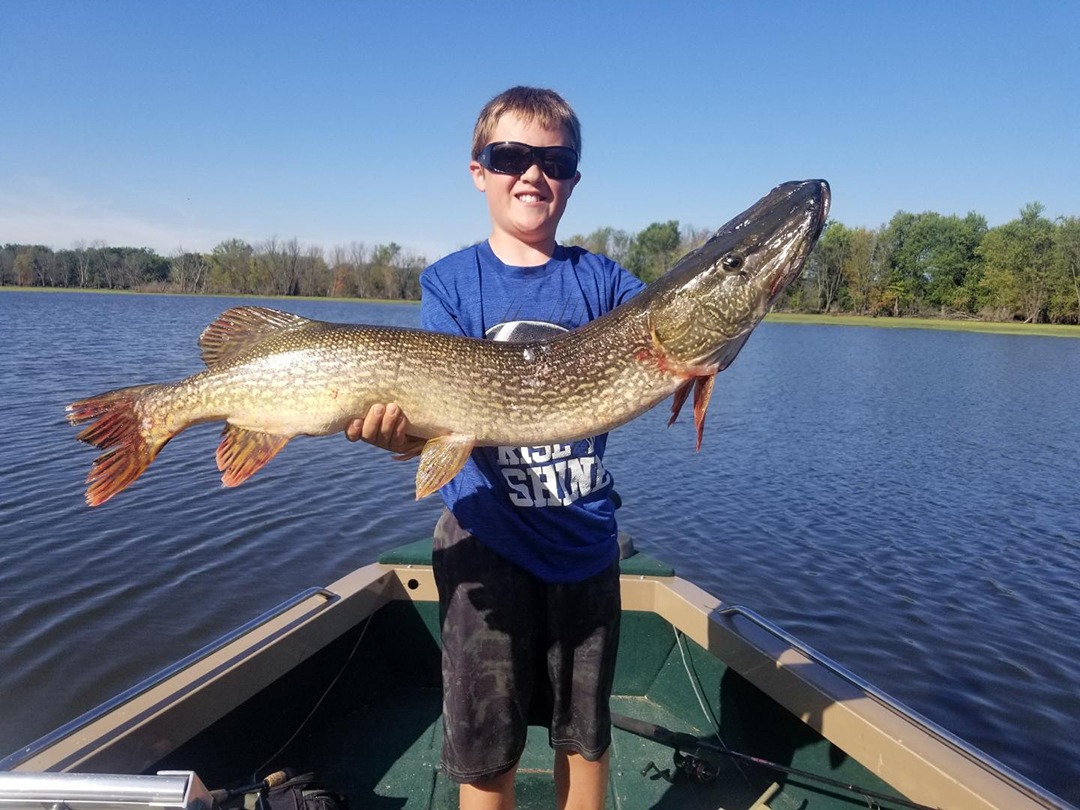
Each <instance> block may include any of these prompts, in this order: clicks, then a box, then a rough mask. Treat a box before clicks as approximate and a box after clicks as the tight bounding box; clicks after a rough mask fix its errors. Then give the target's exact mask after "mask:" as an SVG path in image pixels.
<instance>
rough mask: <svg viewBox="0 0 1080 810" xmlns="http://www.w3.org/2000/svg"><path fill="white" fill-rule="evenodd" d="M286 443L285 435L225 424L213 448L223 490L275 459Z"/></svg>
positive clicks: (247, 477)
mask: <svg viewBox="0 0 1080 810" xmlns="http://www.w3.org/2000/svg"><path fill="white" fill-rule="evenodd" d="M288 441H289V437H288V436H277V435H274V434H272V433H262V432H261V431H257V430H248V429H246V428H242V427H237V426H236V425H226V426H225V430H224V431H222V436H221V444H219V445H218V449H217V466H218V469H219V470H221V472H222V476H221V483H222V484H224V485H225V486H227V487H235V486H238V485H240V484H242V483H244V482H245V481H246V480H248V479H249V478H250V477H251V476H252V475H254V474H255V473H256V472H258V471H259V470H260V469H262V468H263V466H264V465H265V464H266V462H268V461H269V460H270V459H272V458H273V457H274V456H276V455H277V454H278V451H279V450H281V448H282V447H284V446H285V444H286V443H287V442H288Z"/></svg>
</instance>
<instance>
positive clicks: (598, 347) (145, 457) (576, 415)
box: [67, 180, 830, 506]
mask: <svg viewBox="0 0 1080 810" xmlns="http://www.w3.org/2000/svg"><path fill="white" fill-rule="evenodd" d="M829 199H830V197H829V186H828V183H826V182H825V181H824V180H806V181H802V182H792V183H785V184H783V185H780V186H777V187H776V188H775V189H773V190H772V191H771V192H770V193H769V194H767V195H766V196H765V197H763V198H762V199H761V200H759V201H758V202H757V203H755V204H754V205H752V206H751V207H750V208H748V209H747V210H746V211H744V212H743V213H741V214H739V215H738V216H737V217H735V218H734V219H732V220H731V221H730V222H728V223H727V224H726V225H724V226H723V227H722V228H720V229H719V230H718V231H717V232H716V233H715V234H714V235H713V236H712V237H711V238H710V239H709V240H708V241H707V242H706V243H705V244H704V245H702V246H701V247H699V248H697V249H696V250H694V251H692V252H690V253H688V254H687V255H686V256H685V257H683V258H682V259H681V260H680V261H679V262H677V263H676V265H675V266H674V267H673V268H672V269H671V270H669V271H668V272H667V273H666V274H665V275H664V276H663V277H661V278H660V279H658V280H656V281H655V282H654V283H652V284H651V285H649V286H648V287H647V288H645V289H644V290H642V291H641V292H640V293H639V294H638V295H636V296H635V297H634V298H632V299H631V300H629V301H627V302H626V303H624V304H622V305H621V306H619V307H616V308H615V309H613V310H611V311H610V312H608V313H607V314H606V315H603V316H601V317H599V318H597V319H595V320H593V321H590V322H589V323H587V324H585V325H583V326H581V327H579V328H577V329H574V330H571V331H569V332H566V333H564V334H561V335H559V336H557V337H553V338H550V339H547V340H540V341H533V342H517V343H514V342H496V341H492V340H483V339H479V338H467V337H462V336H458V335H449V334H440V333H435V332H427V331H424V330H420V329H406V328H401V327H392V326H369V325H363V324H340V323H326V322H323V321H316V320H310V319H308V318H302V317H300V316H298V315H291V314H289V313H285V312H277V311H274V310H271V309H266V308H263V307H237V308H235V309H231V310H229V311H227V312H225V313H224V314H223V315H221V316H220V317H219V318H218V319H217V320H216V321H214V323H212V324H210V326H208V327H207V328H206V330H205V331H204V332H203V333H202V335H201V337H200V338H199V348H200V350H201V353H202V359H203V360H204V362H205V363H206V366H207V368H206V369H205V370H204V371H201V372H199V373H197V374H194V375H192V376H190V377H187V378H186V379H183V380H180V381H179V382H174V383H160V384H151V385H140V386H134V387H130V388H121V389H117V390H115V391H109V392H106V393H103V394H99V395H97V396H94V397H90V398H88V399H83V400H80V401H78V402H75V403H72V404H71V405H69V406H68V408H67V411H68V420H69V421H70V422H71V424H73V425H82V424H84V423H90V424H89V425H88V426H87V427H85V428H83V430H82V431H81V432H80V433H79V435H78V438H79V439H80V440H82V441H84V442H87V443H89V444H92V445H95V446H97V447H99V448H101V449H102V450H104V452H103V453H102V454H101V455H99V456H98V457H97V459H96V460H95V461H94V463H93V465H92V467H91V470H90V473H89V475H88V476H87V479H86V482H87V484H88V486H87V490H86V502H87V503H88V504H89V505H91V506H98V505H100V504H102V503H104V502H105V501H107V500H109V498H111V497H112V496H114V495H115V494H116V493H118V492H120V491H121V490H122V489H124V488H125V487H127V486H128V485H129V484H131V483H132V482H133V481H134V480H135V479H136V478H138V477H139V475H141V474H142V472H143V471H144V470H145V469H146V468H147V466H149V464H150V462H152V461H153V460H154V458H155V457H156V456H157V454H158V452H159V451H160V450H161V448H162V447H164V446H165V444H166V443H167V442H168V441H169V440H170V439H172V437H173V436H175V435H176V434H177V433H179V432H180V431H182V430H184V429H185V428H187V427H189V426H191V425H195V424H199V423H201V422H212V421H221V420H224V422H225V423H226V424H225V429H224V434H223V437H222V439H221V444H220V445H219V446H218V449H217V466H218V469H219V470H220V471H221V472H222V473H223V475H222V479H221V480H222V483H223V484H224V485H225V486H228V487H232V486H236V485H238V484H240V483H243V482H244V481H245V480H247V479H248V478H249V477H250V476H251V475H252V474H253V473H255V472H256V471H257V470H259V469H260V468H261V467H262V466H263V465H265V464H266V463H267V462H268V461H270V459H272V458H273V457H274V455H276V454H277V453H278V451H280V450H281V448H282V447H284V446H285V444H286V443H287V442H288V441H289V440H290V439H292V438H293V437H294V436H299V435H309V436H324V435H329V434H332V433H340V432H341V431H343V430H344V429H345V426H346V425H347V424H348V423H349V422H350V421H351V420H353V419H355V418H362V417H363V416H364V414H366V413H367V410H368V408H370V407H371V406H372V405H374V404H376V403H388V402H396V403H398V404H399V405H400V406H401V409H402V411H403V412H404V414H405V415H406V416H407V417H408V419H409V422H410V424H411V430H410V432H411V433H413V434H415V435H416V436H419V437H421V438H425V439H427V442H426V444H425V445H424V448H423V451H422V452H421V454H420V461H419V467H418V469H417V474H416V497H417V498H418V499H419V498H422V497H424V496H426V495H429V494H431V493H432V492H435V491H436V490H437V489H439V487H441V486H442V485H443V484H445V483H446V482H447V481H449V480H450V479H451V478H453V477H454V476H455V475H456V474H457V472H458V471H459V470H460V469H461V467H462V466H463V465H464V463H465V461H466V459H467V458H468V456H469V453H470V452H471V451H472V448H473V447H476V446H481V445H509V446H536V445H545V444H552V443H555V442H570V441H574V440H577V439H582V438H586V437H588V436H594V435H596V434H598V433H603V432H605V431H609V430H612V429H613V428H616V427H618V426H619V425H622V424H624V423H626V422H629V421H630V420H631V419H633V418H635V417H637V416H639V415H640V414H642V413H644V412H645V411H647V410H649V409H650V408H652V407H653V406H655V405H656V404H657V403H659V402H660V401H661V400H663V399H665V398H667V397H668V396H671V395H672V394H674V395H675V396H674V401H673V404H672V409H671V420H670V421H669V424H670V422H673V421H674V420H675V417H676V416H678V414H679V411H680V409H681V408H682V405H683V403H684V402H685V401H686V399H687V397H688V396H689V394H690V391H691V390H693V392H694V419H695V423H696V427H697V444H698V449H700V447H701V437H702V433H703V430H704V425H705V413H706V410H707V409H708V405H709V398H710V396H711V394H712V389H713V384H714V382H715V380H716V375H717V373H719V372H720V371H723V370H724V369H725V368H727V366H728V365H730V364H731V362H732V361H733V360H734V359H735V356H736V355H737V354H738V353H739V350H740V349H741V348H742V346H743V344H744V343H745V342H746V339H747V338H748V337H749V335H750V332H751V331H752V330H753V329H754V327H755V326H756V325H757V324H758V323H759V322H760V321H761V319H762V318H763V317H764V316H765V313H766V312H767V311H768V309H769V307H770V305H771V304H772V303H773V301H775V300H776V297H777V296H778V295H779V294H780V292H781V291H782V290H783V289H784V288H785V287H786V286H787V285H788V284H790V283H791V282H792V281H793V280H794V279H795V278H796V277H797V276H798V275H799V273H800V272H801V271H802V267H803V264H804V263H805V261H806V258H807V256H808V255H809V254H810V251H811V249H812V248H813V246H814V244H815V242H816V241H817V238H818V236H820V234H821V231H822V228H823V227H824V223H825V218H826V216H827V215H828V210H829Z"/></svg>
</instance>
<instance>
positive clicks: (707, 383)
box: [683, 374, 716, 452]
mask: <svg viewBox="0 0 1080 810" xmlns="http://www.w3.org/2000/svg"><path fill="white" fill-rule="evenodd" d="M688 385H689V383H688ZM715 385H716V375H715V374H712V375H710V376H708V377H695V378H694V426H695V427H696V428H697V450H698V452H701V437H702V436H703V435H704V434H705V412H706V411H707V410H709V400H710V399H712V392H713V386H715ZM683 398H684V399H685V398H686V397H685V395H684V397H683Z"/></svg>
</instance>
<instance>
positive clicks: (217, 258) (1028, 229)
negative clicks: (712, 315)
mask: <svg viewBox="0 0 1080 810" xmlns="http://www.w3.org/2000/svg"><path fill="white" fill-rule="evenodd" d="M710 233H711V232H710V231H708V230H701V229H696V228H693V227H689V226H685V225H680V224H679V222H678V221H677V220H669V221H668V222H654V223H652V224H651V225H649V226H648V227H646V228H644V229H643V230H641V231H639V232H637V233H629V232H627V231H623V230H617V229H615V228H610V227H604V228H598V229H597V230H595V231H593V232H592V233H590V234H587V235H582V234H575V235H572V236H570V237H569V238H568V239H565V240H563V244H565V245H568V246H572V245H578V246H581V247H583V248H585V249H587V250H590V251H592V252H593V253H602V254H605V255H607V256H610V257H611V258H612V259H614V260H615V261H617V262H619V263H620V264H621V265H623V266H624V267H625V268H627V269H628V270H629V271H630V272H632V273H634V274H635V275H636V276H638V277H639V278H641V279H642V280H643V281H645V282H651V281H653V280H655V279H656V278H658V277H659V276H661V275H662V274H663V273H664V272H665V271H666V270H667V269H668V268H669V267H671V266H673V265H674V264H675V263H676V262H677V261H678V259H679V257H681V256H682V255H684V254H685V253H687V252H688V251H690V250H693V249H694V248H696V247H697V246H699V245H701V244H702V243H703V242H704V241H705V240H706V239H707V238H708V237H709V235H710ZM427 264H428V261H427V259H426V258H425V257H423V256H420V255H418V254H416V253H413V252H411V251H409V250H407V249H405V248H403V247H402V246H401V245H398V244H396V243H394V242H390V243H389V244H376V245H373V246H368V245H365V244H364V243H359V242H353V243H351V244H349V245H345V246H335V247H333V248H332V249H331V250H329V251H324V250H323V248H322V247H319V246H317V245H304V244H301V243H300V242H299V241H298V240H297V239H296V238H295V237H294V238H292V239H288V240H282V239H278V238H277V237H271V238H270V239H267V240H265V241H263V242H260V243H256V244H251V243H249V242H245V241H243V240H241V239H229V240H226V241H224V242H221V243H219V244H218V245H216V246H215V247H214V248H213V250H211V251H210V252H209V253H193V252H189V251H185V250H184V249H183V248H177V249H176V250H175V251H174V252H173V253H172V254H171V255H169V256H162V255H160V254H158V253H156V252H155V251H153V250H151V249H150V248H135V247H111V246H108V245H106V244H105V243H103V242H93V243H87V242H79V243H76V244H75V245H74V246H73V247H72V248H70V249H64V250H54V249H53V248H50V247H46V246H43V245H23V244H11V243H8V244H5V245H3V246H2V247H0V289H4V288H6V287H11V286H16V287H22V288H35V289H37V288H49V289H79V290H92V289H104V290H109V291H114V292H118V291H138V292H150V293H184V294H199V295H232V296H249V295H258V296H270V297H280V298H292V299H298V298H316V299H341V300H376V301H416V300H419V298H420V273H421V271H422V270H423V269H424V267H425V266H427ZM775 310H776V311H778V312H780V313H787V314H784V315H783V316H777V317H776V320H777V321H783V322H789V323H791V322H796V321H795V319H804V320H800V321H798V322H803V323H806V322H814V323H832V324H836V325H840V324H843V325H867V326H904V327H916V328H923V329H956V330H965V331H980V332H988V331H993V332H998V333H1007V334H1048V335H1054V336H1074V335H1073V330H1075V329H1077V328H1080V327H1078V326H1077V324H1080V217H1077V216H1062V217H1058V218H1056V219H1054V220H1051V219H1049V218H1047V217H1045V216H1043V207H1042V205H1040V204H1039V203H1037V202H1034V203H1029V204H1028V205H1025V206H1024V207H1023V208H1022V209H1020V215H1019V217H1018V218H1016V219H1014V220H1012V221H1010V222H1007V223H1005V224H1004V225H1000V226H997V227H994V228H990V227H988V226H987V222H986V219H985V218H984V217H983V216H981V215H980V214H977V213H975V212H970V213H968V214H967V215H966V216H964V217H959V216H955V215H950V216H943V215H941V214H937V213H934V212H932V211H928V212H924V213H921V214H911V213H908V212H906V211H898V212H897V213H896V214H895V215H894V216H893V217H892V219H891V220H889V222H888V223H887V224H885V225H882V226H881V227H879V228H873V229H871V228H850V227H848V226H846V225H844V224H843V223H842V222H837V221H834V220H830V221H829V222H828V223H827V224H826V226H825V230H824V232H823V233H822V235H821V238H820V239H819V240H818V242H817V244H816V245H815V247H814V250H813V252H812V253H811V254H810V257H809V258H808V260H807V262H806V267H805V269H804V270H803V273H802V275H801V276H800V278H799V279H798V280H796V281H795V282H794V283H792V284H791V285H790V286H789V287H788V288H787V289H786V290H785V291H784V293H783V294H782V295H781V296H780V298H779V300H778V301H777V302H776V306H775ZM808 317H812V318H813V320H812V321H807V320H805V318H808ZM1026 325H1031V326H1051V327H1055V328H1051V329H1029V328H1026ZM1058 327H1060V328H1058Z"/></svg>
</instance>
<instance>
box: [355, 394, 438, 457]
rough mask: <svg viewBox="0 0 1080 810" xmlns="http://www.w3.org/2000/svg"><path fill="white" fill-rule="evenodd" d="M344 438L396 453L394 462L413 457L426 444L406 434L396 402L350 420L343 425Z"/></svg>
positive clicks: (379, 406) (375, 406) (406, 421)
mask: <svg viewBox="0 0 1080 810" xmlns="http://www.w3.org/2000/svg"><path fill="white" fill-rule="evenodd" d="M345 438H346V439H348V440H349V441H350V442H355V441H361V440H362V441H365V442H367V443H368V444H373V445H375V446H376V447H381V448H382V449H383V450H389V451H390V452H392V453H396V454H397V455H395V456H394V459H395V460H397V461H405V460H407V459H410V458H416V456H418V455H420V451H421V450H423V449H424V444H425V442H426V441H427V440H426V439H421V438H419V437H417V436H411V435H409V419H408V417H407V416H405V414H404V413H402V411H401V408H400V407H399V406H398V404H397V403H396V402H391V403H389V404H388V405H372V406H371V407H370V408H368V412H367V414H365V415H364V418H363V419H354V420H353V421H351V422H350V423H349V424H348V425H346V426H345Z"/></svg>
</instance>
